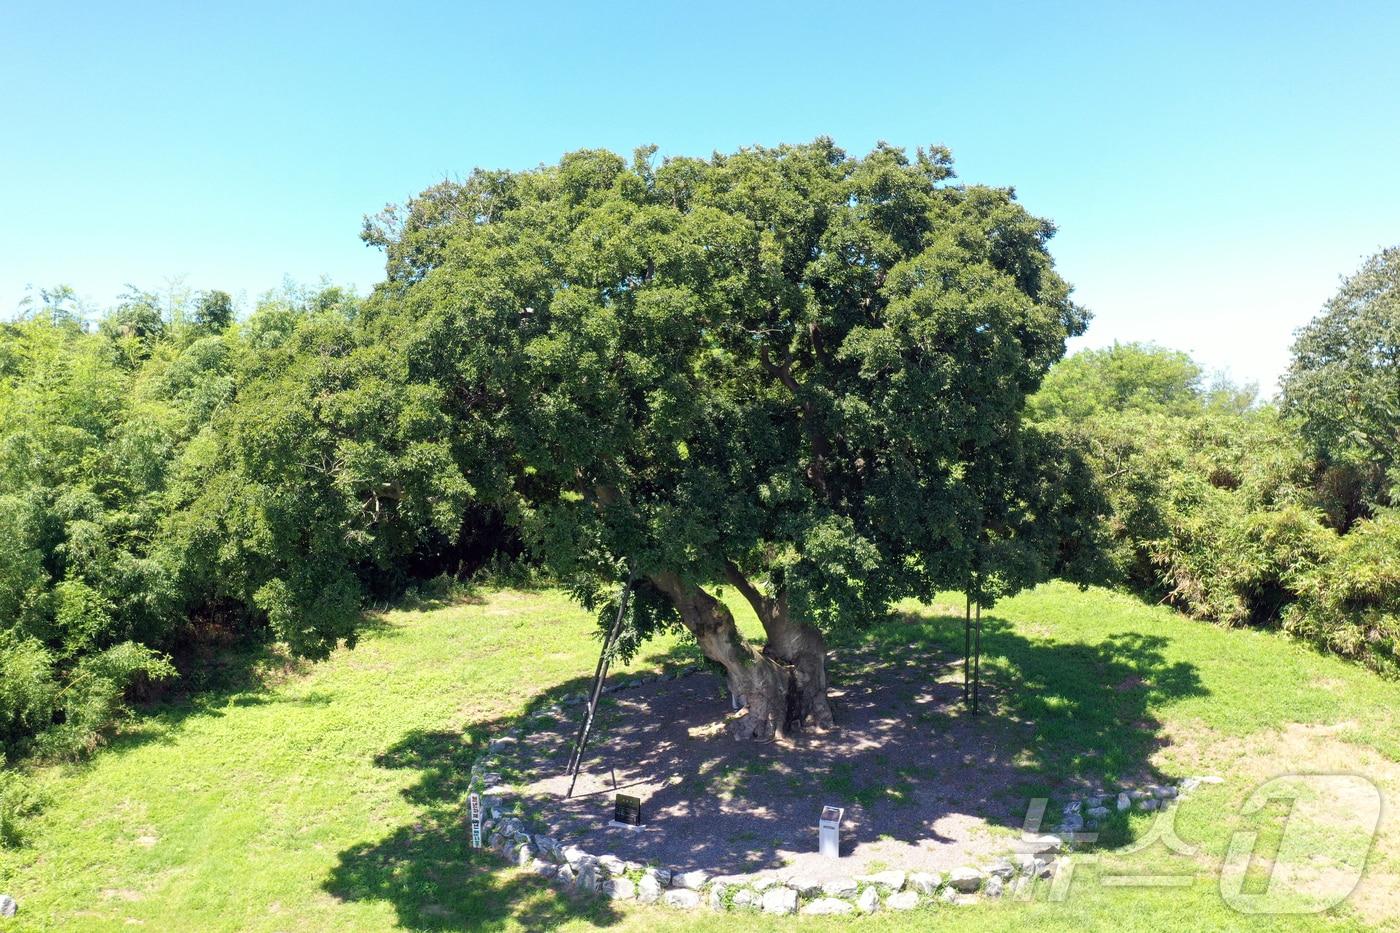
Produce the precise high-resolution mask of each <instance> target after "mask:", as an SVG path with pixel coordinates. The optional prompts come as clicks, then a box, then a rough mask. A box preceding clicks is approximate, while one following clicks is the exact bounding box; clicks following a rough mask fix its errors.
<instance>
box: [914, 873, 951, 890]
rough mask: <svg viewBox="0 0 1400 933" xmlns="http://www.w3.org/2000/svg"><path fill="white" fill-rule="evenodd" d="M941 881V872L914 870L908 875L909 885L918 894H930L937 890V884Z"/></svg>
mask: <svg viewBox="0 0 1400 933" xmlns="http://www.w3.org/2000/svg"><path fill="white" fill-rule="evenodd" d="M942 883H943V876H942V875H941V874H933V873H932V872H927V871H916V872H913V873H911V874H910V875H909V887H911V888H913V889H914V890H915V891H917V892H919V893H920V894H932V893H933V892H935V891H937V890H938V886H939V885H940V884H942Z"/></svg>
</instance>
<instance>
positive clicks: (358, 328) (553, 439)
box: [0, 142, 1400, 844]
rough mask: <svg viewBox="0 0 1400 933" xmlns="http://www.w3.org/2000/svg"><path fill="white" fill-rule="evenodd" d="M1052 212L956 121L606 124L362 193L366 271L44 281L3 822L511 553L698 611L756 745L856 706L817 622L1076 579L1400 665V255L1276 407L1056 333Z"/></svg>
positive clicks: (11, 477) (4, 491) (1245, 392)
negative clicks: (370, 268)
mask: <svg viewBox="0 0 1400 933" xmlns="http://www.w3.org/2000/svg"><path fill="white" fill-rule="evenodd" d="M1052 234H1053V227H1051V225H1049V224H1048V223H1046V222H1044V221H1041V220H1038V219H1036V218H1034V217H1031V216H1030V215H1029V214H1027V213H1025V211H1024V210H1023V209H1022V208H1021V207H1020V206H1019V205H1018V204H1017V203H1016V202H1015V200H1014V199H1013V197H1012V196H1011V194H1010V192H1008V191H1003V190H994V189H985V188H977V187H973V186H960V185H957V184H954V183H953V175H952V170H951V164H950V162H949V160H948V157H947V154H946V153H943V152H938V151H934V152H928V153H926V152H920V153H918V154H917V156H916V157H913V158H910V157H907V156H906V155H905V154H904V153H903V152H901V151H899V150H893V149H885V148H881V149H878V150H876V151H875V152H874V153H871V154H870V155H868V156H866V157H864V158H861V159H853V158H849V157H847V156H846V155H845V154H844V153H842V152H840V150H837V149H835V147H834V146H831V145H830V144H828V143H825V142H818V143H814V144H811V145H808V146H802V147H785V148H783V149H777V150H754V151H745V152H742V153H737V154H734V155H732V156H716V157H715V158H713V159H711V160H687V159H675V160H667V161H665V162H664V163H661V164H659V165H657V164H655V163H654V161H653V152H652V151H649V150H642V151H640V152H639V153H638V154H637V156H636V158H635V159H634V160H633V161H632V162H630V163H628V162H626V161H624V160H623V159H621V158H619V157H617V156H614V155H612V154H610V153H600V152H582V153H575V154H572V155H569V156H566V157H565V158H564V159H563V160H562V161H561V162H560V164H559V165H557V166H551V167H546V168H541V169H538V170H534V171H530V172H522V173H504V172H501V173H490V172H478V173H476V174H474V175H473V176H471V177H470V178H469V179H467V180H466V181H464V182H461V183H444V184H441V185H438V186H435V187H434V188H431V189H429V190H428V191H425V192H424V193H423V194H422V195H421V196H420V197H419V198H417V199H415V200H414V201H412V202H410V204H408V205H406V206H404V208H402V209H398V210H390V211H387V212H386V213H385V214H383V215H381V216H379V217H377V218H373V219H371V220H370V221H368V222H367V224H366V228H365V233H364V236H365V239H366V241H367V242H368V243H370V244H371V245H374V246H377V247H380V248H382V249H383V250H384V251H385V254H386V259H387V268H386V280H385V282H384V283H382V284H381V285H380V286H378V287H377V288H376V289H375V290H374V292H373V293H372V294H371V295H370V296H368V297H359V296H356V295H354V294H351V293H349V292H347V291H345V290H342V289H339V288H335V287H322V288H316V289H298V288H292V287H288V288H284V289H283V290H281V291H279V292H276V293H273V294H270V295H268V296H266V297H264V298H263V299H261V300H260V301H258V302H257V303H256V306H255V307H252V308H239V307H237V305H236V303H235V301H234V300H233V299H232V298H230V296H229V295H227V294H225V293H223V292H219V291H207V292H184V291H181V290H178V289H177V290H172V291H167V292H165V293H161V294H156V293H151V292H145V291H141V290H138V289H132V290H130V291H129V292H128V293H127V294H126V295H125V296H124V297H123V298H122V299H121V300H120V302H119V303H118V304H117V305H116V306H115V307H112V308H109V309H103V310H101V311H100V312H94V311H93V309H89V308H86V307H84V306H82V305H81V304H80V303H79V302H78V300H77V299H76V297H75V296H74V294H73V293H72V292H71V291H70V290H68V289H64V288H57V289H53V290H44V291H39V292H37V293H36V294H35V295H34V296H33V299H32V300H31V301H30V302H29V303H27V304H26V305H25V306H24V307H23V308H21V309H19V313H18V315H17V317H16V319H15V320H13V321H12V322H11V323H6V324H3V325H0V759H3V764H4V768H3V769H0V844H4V843H6V842H7V841H12V840H13V839H15V838H17V835H18V832H19V825H20V821H21V819H22V818H23V816H24V814H25V813H26V811H27V810H29V809H32V807H33V806H34V802H33V800H32V798H31V796H30V795H29V792H28V791H27V790H26V785H25V781H24V776H23V768H24V765H25V763H26V762H29V761H44V760H56V759H66V758H74V757H78V756H81V755H83V754H86V753H88V752H90V751H91V750H92V749H93V748H95V747H96V746H97V745H98V744H99V743H100V738H101V736H102V734H103V731H104V730H105V729H106V728H107V727H108V726H109V725H110V724H111V723H112V722H113V720H114V719H115V718H116V717H117V716H118V715H120V714H121V713H122V711H123V710H124V709H126V708H127V707H128V706H129V705H130V704H132V703H137V702H140V701H141V700H142V699H143V698H145V697H148V696H150V695H152V694H153V693H154V692H158V691H162V690H174V689H182V687H181V685H182V684H187V683H197V682H198V675H199V664H200V663H201V658H203V657H204V656H205V654H204V652H202V650H201V647H202V646H204V645H207V644H208V643H210V642H211V641H218V642H220V643H228V642H237V641H257V640H276V641H278V642H280V643H283V644H285V645H286V646H287V648H288V649H289V650H290V651H291V652H293V653H295V654H297V655H301V656H305V657H310V658H320V657H324V656H326V655H327V654H328V653H329V652H330V651H331V650H332V649H333V648H335V647H336V646H337V645H339V644H341V643H345V644H349V645H352V646H353V644H354V640H355V635H356V626H357V624H359V619H360V612H359V610H360V609H361V607H363V606H364V605H365V604H366V603H368V602H370V601H384V600H389V599H393V598H395V597H396V596H397V595H399V594H401V593H403V592H404V591H405V590H406V589H407V588H408V587H410V586H413V585H415V583H416V582H418V581H424V580H429V579H433V578H437V577H441V576H444V575H446V576H448V577H452V578H455V579H460V580H465V579H468V578H470V577H471V576H472V575H473V574H476V573H478V572H479V571H481V570H482V569H483V568H499V567H502V566H507V565H508V566H511V567H522V568H526V569H527V570H528V571H529V572H532V573H537V574H541V575H544V576H547V577H549V578H551V579H554V580H558V581H560V582H563V583H565V584H567V585H568V586H569V587H570V588H571V589H572V591H573V592H574V593H575V594H576V595H577V596H578V598H579V599H580V600H581V601H582V602H583V603H584V605H586V606H587V607H589V608H590V609H594V610H597V611H598V612H599V614H600V616H607V615H608V614H609V613H610V611H612V610H613V609H615V605H614V604H613V603H612V601H613V600H614V599H615V598H616V594H617V589H618V585H619V583H620V582H621V581H623V580H625V579H629V578H631V579H634V580H636V581H639V582H640V585H639V588H638V590H637V595H636V600H635V602H634V603H633V606H632V611H631V616H630V624H629V629H628V642H627V645H626V646H630V647H633V648H635V646H636V645H637V644H638V643H639V642H640V640H642V639H644V638H646V637H648V636H649V635H650V634H652V633H654V632H656V631H660V630H663V629H674V628H677V627H684V628H685V629H687V630H688V631H689V632H690V633H691V634H692V635H693V636H694V637H695V638H696V639H697V641H700V642H701V644H702V645H705V646H706V652H707V654H709V656H710V657H711V658H712V659H713V660H715V661H716V662H718V663H720V664H721V665H723V666H724V667H725V668H726V669H727V670H728V671H729V674H730V676H731V678H734V677H748V678H751V679H750V680H748V681H745V684H746V687H747V695H749V696H750V697H751V699H752V700H753V703H752V706H754V707H756V709H751V715H750V719H749V723H750V726H749V730H750V733H751V734H754V735H756V736H759V737H762V736H763V735H764V734H771V732H772V731H775V730H779V729H782V728H784V727H785V726H787V725H790V724H800V723H801V722H807V723H810V724H816V725H822V724H824V721H825V720H827V719H829V713H826V712H825V710H824V697H823V688H824V681H825V674H824V671H823V669H822V666H821V660H820V658H821V656H822V654H823V653H824V647H823V644H822V640H821V639H822V632H823V631H830V630H831V629H832V628H833V627H839V626H843V625H854V624H860V623H861V621H862V620H869V619H875V618H878V617H879V616H880V614H881V613H882V612H883V611H885V610H886V609H887V608H888V607H889V606H890V605H891V604H892V603H893V602H894V601H896V600H898V599H903V598H906V597H910V596H913V597H927V596H930V595H931V594H932V593H934V592H935V591H937V590H940V589H945V590H946V589H959V590H967V591H969V592H971V593H972V594H973V597H974V598H975V599H977V600H979V601H981V602H982V603H983V604H985V605H990V604H991V603H992V602H994V601H995V600H996V598H997V597H999V596H1001V595H1005V594H1008V593H1011V592H1014V591H1016V590H1018V589H1021V588H1023V587H1025V586H1029V585H1033V584H1035V583H1038V582H1041V581H1043V580H1046V579H1049V578H1052V577H1059V578H1062V579H1070V580H1073V581H1074V582H1081V583H1090V582H1094V583H1112V584H1116V585H1119V586H1122V587H1125V588H1129V589H1130V590H1132V591H1133V592H1135V593H1137V594H1140V595H1141V596H1142V597H1143V598H1144V599H1147V600H1150V601H1153V602H1159V601H1161V602H1166V603H1169V604H1172V605H1175V606H1177V607H1179V608H1181V609H1183V610H1184V611H1186V612H1188V613H1190V614H1191V615H1193V616H1196V617H1198V618H1201V619H1203V620H1208V621H1211V622H1215V623H1219V624H1222V625H1230V626H1244V625H1248V626H1259V627H1270V628H1281V629H1283V630H1285V631H1287V632H1289V633H1291V634H1293V635H1294V636H1296V637H1298V638H1299V639H1303V640H1306V641H1307V642H1308V643H1310V644H1312V645H1315V646H1316V647H1317V648H1318V649H1319V650H1323V651H1328V652H1334V653H1336V654H1339V655H1342V656H1345V657H1347V658H1350V659H1353V660H1355V661H1356V662H1358V663H1361V664H1365V665H1367V666H1369V667H1371V668H1374V669H1375V670H1377V671H1380V672H1382V673H1384V674H1386V675H1389V676H1395V675H1397V674H1400V509H1397V502H1396V498H1397V490H1398V489H1400V459H1397V457H1400V249H1392V250H1388V251H1386V252H1383V253H1381V254H1378V255H1377V256H1375V257H1372V258H1371V259H1370V260H1368V261H1367V262H1366V263H1365V264H1364V265H1363V266H1362V267H1361V268H1360V269H1359V270H1358V271H1356V272H1355V273H1354V274H1353V275H1351V276H1350V277H1349V278H1347V279H1345V280H1344V282H1343V283H1342V285H1341V287H1340V290H1339V291H1338V293H1337V294H1336V296H1335V297H1334V298H1333V299H1332V300H1331V301H1329V302H1328V304H1327V305H1326V306H1325V307H1324V308H1323V309H1322V310H1321V313H1320V314H1319V316H1318V317H1317V318H1316V319H1315V320H1314V321H1313V322H1312V323H1311V324H1310V325H1308V326H1307V327H1305V328H1303V329H1302V330H1301V331H1300V332H1299V334H1298V335H1297V341H1296V344H1295V347H1294V357H1293V362H1292V366H1291V368H1290V370H1289V372H1288V374H1287V376H1286V378H1285V380H1284V382H1283V387H1282V392H1281V394H1280V396H1279V398H1278V399H1276V400H1261V399H1258V398H1256V393H1255V392H1254V391H1253V390H1252V389H1250V388H1248V387H1240V386H1236V385H1232V384H1229V383H1228V382H1225V381H1222V380H1214V381H1212V380H1211V379H1210V378H1209V377H1208V375H1207V374H1205V373H1203V372H1202V371H1201V369H1200V368H1199V367H1198V366H1197V365H1196V364H1195V363H1194V362H1193V361H1192V360H1191V359H1190V358H1189V357H1188V356H1187V355H1186V354H1183V353H1180V352H1177V351H1173V350H1169V349H1164V348H1160V347H1156V346H1150V345H1139V344H1126V345H1116V346H1113V347H1111V348H1107V349H1100V350H1086V351H1081V352H1079V353H1075V354H1073V355H1070V356H1067V357H1065V356H1064V352H1065V342H1066V340H1067V339H1069V338H1071V337H1073V336H1076V335H1077V334H1079V333H1081V332H1082V331H1083V329H1084V327H1085V325H1086V322H1087V315H1086V313H1085V312H1084V311H1083V310H1082V309H1079V308H1078V307H1076V306H1075V305H1074V304H1073V302H1072V301H1071V300H1070V292H1069V287H1068V285H1067V284H1066V283H1064V282H1062V281H1061V280H1060V279H1059V278H1058V276H1056V275H1055V273H1054V270H1053V266H1052V264H1051V261H1050V258H1049V253H1048V246H1047V244H1048V241H1049V239H1050V237H1051V235H1052ZM1062 357H1063V358H1062ZM702 584H704V585H705V586H706V587H710V588H711V589H712V588H713V585H716V584H718V585H728V586H732V587H734V589H735V590H737V591H738V592H740V593H741V594H742V595H743V596H744V597H745V598H746V599H747V600H748V601H749V602H750V603H752V604H753V606H754V609H755V612H756V614H757V615H758V616H759V618H760V620H761V621H762V622H763V624H764V627H765V629H766V631H767V636H768V638H767V642H768V645H769V648H768V649H766V650H760V649H758V648H757V647H754V646H750V645H748V644H747V643H746V642H744V641H743V639H742V638H741V637H739V636H738V635H737V633H736V631H735V630H734V627H733V620H732V618H729V619H727V620H726V616H727V614H728V610H727V609H725V608H724V606H723V604H722V602H720V601H719V600H715V599H714V598H713V596H711V595H710V593H709V592H708V591H707V589H705V588H703V587H702ZM707 641H709V642H712V643H713V644H706V643H707ZM626 646H625V647H626ZM784 646H785V647H784ZM814 659H815V660H814ZM1266 675H1267V672H1261V676H1266Z"/></svg>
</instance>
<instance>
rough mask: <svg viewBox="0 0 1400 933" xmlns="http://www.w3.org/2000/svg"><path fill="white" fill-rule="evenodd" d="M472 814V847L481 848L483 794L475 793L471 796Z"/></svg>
mask: <svg viewBox="0 0 1400 933" xmlns="http://www.w3.org/2000/svg"><path fill="white" fill-rule="evenodd" d="M470 802H471V814H472V848H473V849H480V848H481V795H480V794H476V793H473V794H472V795H471V796H470Z"/></svg>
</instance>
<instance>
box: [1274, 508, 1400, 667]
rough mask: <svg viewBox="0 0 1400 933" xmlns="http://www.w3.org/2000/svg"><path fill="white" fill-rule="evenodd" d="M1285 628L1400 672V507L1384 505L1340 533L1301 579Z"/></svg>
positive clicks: (1371, 663) (1373, 664)
mask: <svg viewBox="0 0 1400 933" xmlns="http://www.w3.org/2000/svg"><path fill="white" fill-rule="evenodd" d="M1295 587H1296V589H1297V591H1298V594H1299V598H1298V601H1297V602H1296V603H1295V604H1293V605H1292V606H1290V607H1289V608H1288V610H1287V611H1286V612H1285V614H1284V621H1283V624H1284V628H1285V629H1286V630H1287V631H1289V632H1292V633H1294V634H1295V635H1298V636H1300V637H1302V638H1306V639H1307V640H1309V641H1311V642H1314V643H1315V644H1318V645H1320V646H1322V647H1324V648H1326V649H1327V650H1329V651H1334V652H1336V653H1337V654H1340V655H1344V656H1346V657H1349V658H1353V659H1356V660H1359V661H1362V662H1363V663H1365V664H1367V665H1368V666H1370V667H1372V668H1375V669H1376V670H1379V671H1382V672H1384V673H1387V674H1390V675H1392V676H1395V675H1400V510H1397V509H1381V510H1379V511H1378V512H1377V514H1376V515H1375V517H1374V518H1370V519H1362V520H1361V521H1359V522H1357V523H1356V525H1355V526H1353V527H1352V528H1351V530H1350V531H1348V532H1347V534H1345V535H1343V536H1341V537H1339V538H1337V539H1336V540H1335V541H1334V542H1333V544H1332V547H1331V548H1330V553H1329V555H1328V558H1327V560H1325V561H1320V562H1317V563H1316V564H1314V566H1313V567H1311V568H1310V569H1309V570H1308V571H1307V572H1305V573H1303V574H1301V575H1300V576H1299V577H1298V578H1297V580H1296V581H1295Z"/></svg>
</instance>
